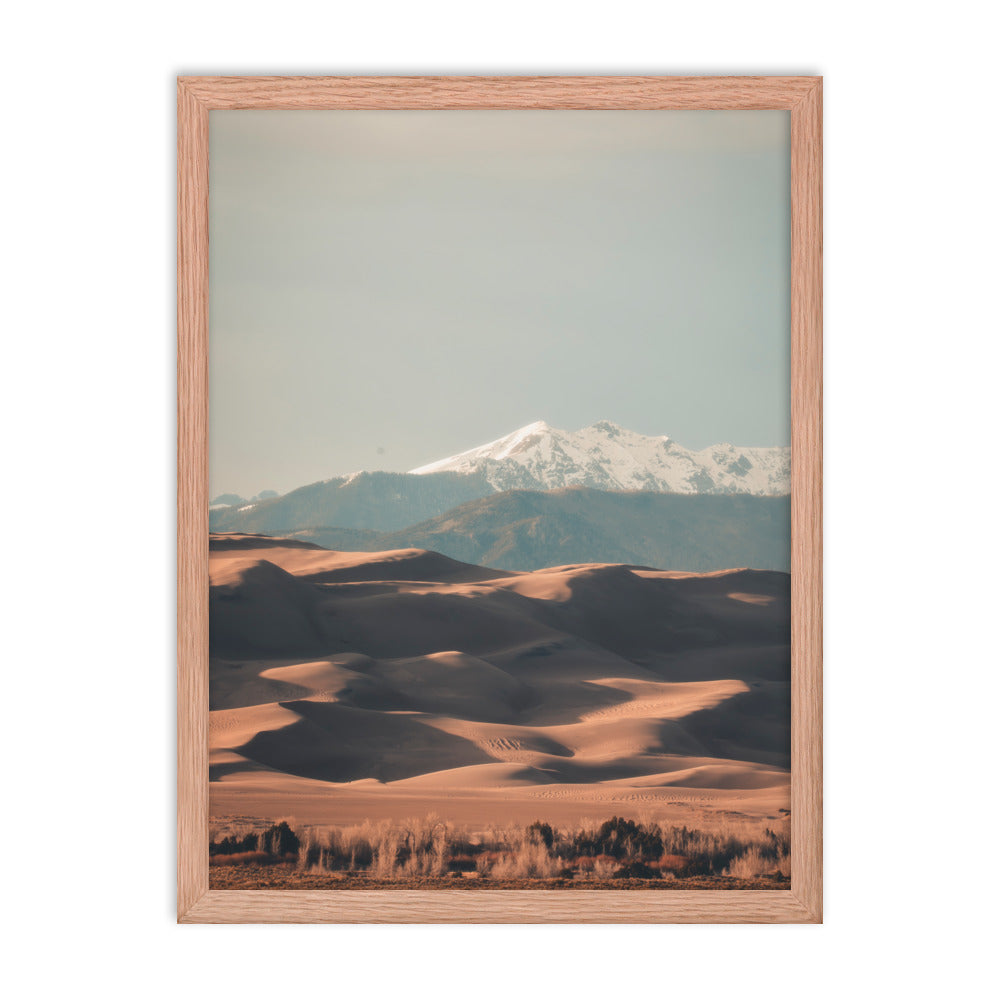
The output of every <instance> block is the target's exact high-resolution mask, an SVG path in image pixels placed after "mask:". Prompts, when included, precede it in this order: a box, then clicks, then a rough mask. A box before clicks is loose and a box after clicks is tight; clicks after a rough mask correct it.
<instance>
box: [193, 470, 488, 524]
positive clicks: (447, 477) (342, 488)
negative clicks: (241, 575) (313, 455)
mask: <svg viewBox="0 0 1000 1000" xmlns="http://www.w3.org/2000/svg"><path fill="white" fill-rule="evenodd" d="M492 492H493V487H492V486H491V485H490V484H489V483H488V482H486V480H485V479H483V477H482V476H480V475H477V474H472V475H461V474H459V473H455V472H442V473H439V474H436V475H431V476H411V475H408V474H407V473H404V472H356V473H355V474H354V475H351V476H339V477H337V478H335V479H327V480H325V481H324V482H320V483H310V484H309V485H308V486H301V487H299V488H298V489H297V490H292V491H291V492H290V493H286V494H284V495H283V496H280V497H275V498H272V499H270V500H265V501H263V502H261V503H252V504H247V505H244V506H242V507H226V508H220V509H218V510H210V511H209V526H210V527H211V529H212V531H251V532H263V533H265V534H276V533H277V534H282V533H287V532H290V531H295V530H296V529H298V528H307V527H310V526H312V525H317V524H322V525H336V526H337V527H339V528H353V529H361V530H369V531H394V530H396V529H398V528H405V527H406V526H408V525H411V524H416V523H417V522H418V521H424V520H427V519H428V518H432V517H436V516H437V515H439V514H443V513H445V512H446V511H448V510H450V509H451V508H452V507H455V506H457V505H458V504H460V503H464V502H465V501H467V500H476V499H479V498H480V497H484V496H487V495H488V494H489V493H492Z"/></svg>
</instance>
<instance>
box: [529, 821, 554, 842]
mask: <svg viewBox="0 0 1000 1000" xmlns="http://www.w3.org/2000/svg"><path fill="white" fill-rule="evenodd" d="M525 833H526V834H527V836H528V839H529V840H532V841H534V842H535V843H536V844H544V845H545V846H546V847H548V848H551V847H552V845H553V844H554V843H555V839H556V835H555V833H554V832H553V830H552V827H551V826H549V824H548V823H541V822H539V821H538V820H535V822H534V823H532V824H531V826H529V827H528V829H527V830H526V831H525Z"/></svg>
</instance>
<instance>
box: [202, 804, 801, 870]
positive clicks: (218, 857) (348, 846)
mask: <svg viewBox="0 0 1000 1000" xmlns="http://www.w3.org/2000/svg"><path fill="white" fill-rule="evenodd" d="M776 825H779V826H780V827H781V828H780V829H779V830H774V829H772V828H771V827H770V826H764V825H763V824H762V823H750V822H744V823H730V824H727V825H724V826H723V827H722V828H721V829H719V830H717V831H714V832H706V831H702V830H693V829H688V828H687V827H686V826H682V827H676V826H666V825H661V824H659V823H653V822H644V823H637V822H635V821H634V820H629V819H624V818H623V817H619V816H615V817H612V818H611V819H610V820H606V821H605V822H603V823H600V824H599V825H598V824H594V823H588V822H586V821H585V822H584V823H583V824H582V825H581V827H580V828H579V829H576V830H557V829H555V828H553V827H552V826H551V825H550V824H548V823H543V822H541V821H536V822H534V823H532V824H530V825H529V826H527V827H520V826H516V825H513V824H511V825H507V826H502V827H500V826H494V827H490V828H489V829H488V830H486V832H485V833H480V834H471V833H470V832H469V830H468V829H466V828H462V829H458V828H456V827H455V826H454V825H453V824H451V823H448V822H445V821H444V820H441V819H439V818H438V817H437V816H435V815H433V814H432V815H429V816H427V817H425V818H423V819H407V820H404V821H403V822H402V823H398V822H393V821H391V820H382V821H380V822H377V823H372V822H366V823H363V824H360V825H357V826H348V827H316V826H305V827H302V828H301V829H299V830H297V831H296V830H294V829H292V827H291V826H290V825H289V823H288V821H285V820H282V821H281V822H280V823H277V824H272V825H271V826H269V827H267V828H266V829H263V830H258V831H256V832H254V831H253V830H247V829H246V828H245V826H244V827H243V828H239V829H234V830H233V831H232V832H230V833H229V834H228V835H227V836H223V837H222V838H221V839H219V840H214V839H213V842H212V843H211V845H210V847H209V855H210V863H211V864H213V865H225V864H230V865H231V864H249V863H256V864H275V863H279V862H290V861H294V862H295V866H296V869H297V870H298V871H300V872H340V873H344V874H345V875H357V876H365V877H368V878H370V879H374V880H376V881H380V882H403V881H409V880H413V879H419V878H436V877H445V876H450V877H453V878H454V877H462V876H464V877H471V878H482V879H490V880H493V881H518V880H524V879H553V878H572V879H581V880H588V879H590V880H597V881H605V880H607V879H660V878H670V879H672V878H689V877H693V876H701V875H712V876H729V877H731V878H739V879H752V878H761V877H764V878H768V877H770V878H778V879H783V878H784V879H787V878H788V877H790V874H791V870H790V862H789V830H788V825H789V824H788V820H787V819H785V820H782V821H778V823H777V824H776Z"/></svg>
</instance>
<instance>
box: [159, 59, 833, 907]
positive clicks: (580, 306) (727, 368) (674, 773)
mask: <svg viewBox="0 0 1000 1000" xmlns="http://www.w3.org/2000/svg"><path fill="white" fill-rule="evenodd" d="M821 94H822V87H821V79H820V78H818V77H700V78H694V77H633V78H615V77H536V78H517V77H479V78H477V77H412V78H403V77H400V78H393V77H369V78H356V77H354V78H351V77H322V78H320V77H287V78H278V77H240V78H236V77H182V78H180V79H179V80H178V120H177V134H178V238H177V248H178V515H177V516H178V549H177V551H178V599H177V607H178V731H177V741H178V743H177V752H178V889H177V892H178V897H177V905H178V920H179V921H181V922H185V923H227V922H254V923H265V922H274V923H277V922H333V923H347V922H398V923H404V922H414V923H428V922H456V923H467V922H477V923H502V922H524V923H528V922H531V923H541V922H574V923H575V922H580V923H582V922H591V923H613V922H634V923H658V922H709V923H719V922H727V923H734V922H772V923H774V922H813V923H814V922H819V921H821V920H822V812H821V810H822V773H821V770H822V683H821V669H822V664H821V660H822V631H821V622H822V566H821V556H822V552H821V548H822V522H821V495H822V488H821V487H822V475H821V448H822V236H821V229H822V214H821V201H822V156H821V137H822V124H821V122H822V117H821Z"/></svg>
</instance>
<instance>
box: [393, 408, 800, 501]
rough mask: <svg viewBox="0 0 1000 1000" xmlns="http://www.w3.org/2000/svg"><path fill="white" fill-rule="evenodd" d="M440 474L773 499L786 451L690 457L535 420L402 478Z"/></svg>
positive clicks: (727, 449)
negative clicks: (736, 494) (475, 475)
mask: <svg viewBox="0 0 1000 1000" xmlns="http://www.w3.org/2000/svg"><path fill="white" fill-rule="evenodd" d="M441 472H455V473H459V474H462V475H471V474H477V475H482V476H483V477H484V478H485V479H486V481H487V482H489V483H490V485H492V486H493V487H494V488H495V489H496V490H497V491H498V492H502V491H504V490H511V489H536V490H550V489H559V488H562V487H566V486H588V487H590V488H592V489H603V490H651V491H656V492H661V493H749V494H752V495H756V496H780V495H782V494H785V493H788V492H789V491H790V477H791V449H790V448H787V447H773V448H762V447H748V446H747V447H744V446H736V445H731V444H716V445H710V446H709V447H707V448H703V449H701V450H700V451H692V450H690V449H688V448H684V447H683V446H682V445H679V444H678V443H677V442H676V441H673V440H672V439H670V438H669V437H667V436H666V435H661V436H659V437H650V436H647V435H644V434H639V433H637V432H636V431H631V430H628V429H626V428H624V427H620V426H619V425H617V424H615V423H612V422H611V421H609V420H600V421H598V422H597V423H595V424H592V425H590V426H589V427H584V428H582V429H580V430H578V431H563V430H559V429H558V428H555V427H551V426H550V425H549V424H547V423H545V421H544V420H536V421H535V422H534V423H531V424H527V425H525V426H524V427H520V428H518V429H517V430H516V431H513V432H511V433H510V434H507V435H505V436H504V437H501V438H497V439H496V440H495V441H490V442H488V443H487V444H484V445H478V446H477V447H474V448H470V449H468V450H467V451H464V452H460V453H459V454H457V455H451V456H449V457H448V458H443V459H439V460H438V461H435V462H431V463H429V464H427V465H421V466H418V467H417V468H415V469H411V470H410V472H409V475H414V476H424V475H433V474H435V473H441Z"/></svg>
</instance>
